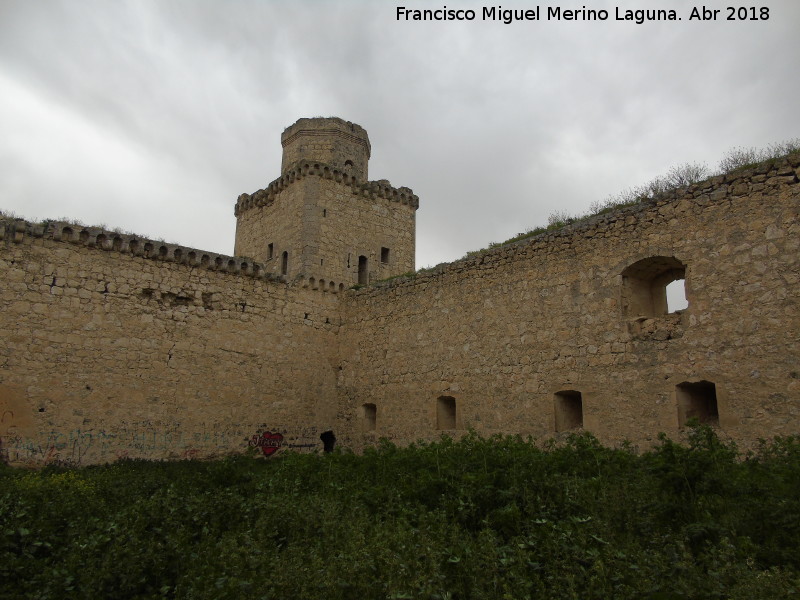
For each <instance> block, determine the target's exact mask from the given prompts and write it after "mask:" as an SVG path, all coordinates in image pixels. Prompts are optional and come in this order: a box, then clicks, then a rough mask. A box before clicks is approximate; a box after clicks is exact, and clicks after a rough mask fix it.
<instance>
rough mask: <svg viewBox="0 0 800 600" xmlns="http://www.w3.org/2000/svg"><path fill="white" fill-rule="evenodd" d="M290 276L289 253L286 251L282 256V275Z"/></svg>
mask: <svg viewBox="0 0 800 600" xmlns="http://www.w3.org/2000/svg"><path fill="white" fill-rule="evenodd" d="M288 274H289V253H288V252H287V251H285V250H284V252H283V255H282V256H281V275H288Z"/></svg>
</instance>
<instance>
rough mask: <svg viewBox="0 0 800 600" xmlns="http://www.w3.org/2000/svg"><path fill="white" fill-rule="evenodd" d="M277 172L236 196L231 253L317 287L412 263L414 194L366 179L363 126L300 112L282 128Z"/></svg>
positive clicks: (334, 286) (359, 280)
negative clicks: (301, 116)
mask: <svg viewBox="0 0 800 600" xmlns="http://www.w3.org/2000/svg"><path fill="white" fill-rule="evenodd" d="M281 144H282V145H283V162H282V164H281V175H280V177H278V178H277V179H276V180H274V181H273V182H272V183H270V184H269V185H267V186H266V188H265V189H261V190H258V191H256V192H255V193H253V194H242V195H240V196H239V199H238V201H237V202H236V208H235V211H234V212H235V214H236V246H235V249H234V254H236V256H242V257H250V258H251V259H253V260H255V261H256V262H259V263H263V264H264V266H265V268H266V269H267V272H268V273H271V274H273V275H278V276H280V277H283V278H285V279H286V280H287V281H291V282H293V283H294V284H298V283H300V282H302V284H303V285H306V286H308V287H311V288H312V289H318V290H320V291H323V292H329V291H333V290H337V291H338V290H343V289H347V288H349V287H351V286H353V285H358V284H362V285H363V284H367V283H370V282H372V281H377V280H380V279H386V278H388V277H393V276H395V275H400V274H402V273H407V272H409V271H413V270H414V248H415V213H416V210H417V208H418V207H419V198H418V197H417V196H415V195H414V192H412V191H411V190H410V189H409V188H407V187H399V188H396V187H394V186H392V185H391V184H390V183H389V181H387V180H385V179H381V180H379V181H369V180H368V172H367V163H368V162H369V157H370V151H371V147H370V143H369V137H368V136H367V132H366V130H365V129H364V128H363V127H360V126H359V125H356V124H355V123H351V122H350V121H345V120H344V119H339V118H336V117H330V118H322V117H316V118H313V119H299V120H298V121H297V122H296V123H295V124H294V125H291V126H290V127H287V128H286V130H285V131H284V132H283V135H281Z"/></svg>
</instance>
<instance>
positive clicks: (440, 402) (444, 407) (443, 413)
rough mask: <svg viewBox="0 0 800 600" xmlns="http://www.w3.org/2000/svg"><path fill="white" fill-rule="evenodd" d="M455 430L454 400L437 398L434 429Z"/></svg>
mask: <svg viewBox="0 0 800 600" xmlns="http://www.w3.org/2000/svg"><path fill="white" fill-rule="evenodd" d="M455 428H456V399H455V398H453V397H452V396H439V398H437V400H436V429H455Z"/></svg>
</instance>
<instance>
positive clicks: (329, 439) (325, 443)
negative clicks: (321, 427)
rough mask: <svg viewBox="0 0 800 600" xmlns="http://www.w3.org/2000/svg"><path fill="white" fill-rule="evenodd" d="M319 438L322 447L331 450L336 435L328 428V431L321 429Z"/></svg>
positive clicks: (334, 443)
mask: <svg viewBox="0 0 800 600" xmlns="http://www.w3.org/2000/svg"><path fill="white" fill-rule="evenodd" d="M319 439H321V440H322V449H323V450H324V451H325V452H333V447H334V446H335V445H336V436H335V435H333V431H331V430H330V429H329V430H328V431H323V432H322V435H320V436H319Z"/></svg>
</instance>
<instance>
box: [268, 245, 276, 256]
mask: <svg viewBox="0 0 800 600" xmlns="http://www.w3.org/2000/svg"><path fill="white" fill-rule="evenodd" d="M273 256H275V244H267V259H270V258H272V257H273Z"/></svg>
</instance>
